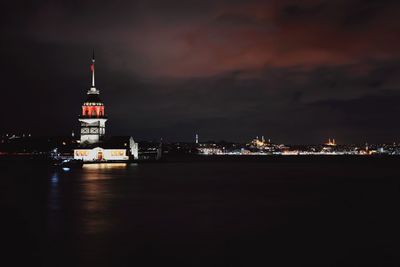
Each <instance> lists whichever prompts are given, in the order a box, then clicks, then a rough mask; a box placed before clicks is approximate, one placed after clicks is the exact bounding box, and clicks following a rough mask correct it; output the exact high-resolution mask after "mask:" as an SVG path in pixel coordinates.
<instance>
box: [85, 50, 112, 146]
mask: <svg viewBox="0 0 400 267" xmlns="http://www.w3.org/2000/svg"><path fill="white" fill-rule="evenodd" d="M94 63H95V59H94V51H93V56H92V64H91V65H90V71H91V74H92V86H91V87H90V89H89V90H88V92H87V97H86V101H85V102H84V103H83V105H82V114H81V116H80V117H79V121H80V122H81V144H82V145H84V144H94V143H99V142H101V141H102V140H103V137H104V135H105V127H106V121H107V117H106V116H105V113H104V104H103V101H101V99H100V96H99V95H100V92H99V90H97V89H96V85H95V79H94Z"/></svg>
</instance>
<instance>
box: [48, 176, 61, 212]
mask: <svg viewBox="0 0 400 267" xmlns="http://www.w3.org/2000/svg"><path fill="white" fill-rule="evenodd" d="M59 179H60V178H59V176H58V173H57V172H55V173H53V175H52V176H51V180H50V196H49V197H50V201H49V204H50V209H52V210H57V209H59V208H60V201H59V190H58V182H59Z"/></svg>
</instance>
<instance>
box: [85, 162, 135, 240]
mask: <svg viewBox="0 0 400 267" xmlns="http://www.w3.org/2000/svg"><path fill="white" fill-rule="evenodd" d="M127 168H128V164H126V163H101V164H85V165H83V168H82V172H81V175H80V176H81V177H80V179H81V183H80V186H81V188H80V191H81V192H80V193H81V202H82V207H81V208H82V212H83V213H84V216H82V220H83V225H82V226H83V228H84V231H85V232H86V233H88V234H95V233H100V232H104V231H105V230H106V229H108V228H110V227H111V225H112V220H113V218H110V217H109V216H107V214H109V212H108V210H110V209H111V207H110V206H111V201H112V200H113V199H114V198H115V197H116V194H117V192H116V188H115V180H116V179H118V178H121V177H123V178H126V173H125V170H126V169H127Z"/></svg>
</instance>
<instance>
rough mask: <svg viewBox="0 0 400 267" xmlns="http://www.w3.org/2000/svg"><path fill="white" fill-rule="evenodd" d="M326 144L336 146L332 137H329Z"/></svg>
mask: <svg viewBox="0 0 400 267" xmlns="http://www.w3.org/2000/svg"><path fill="white" fill-rule="evenodd" d="M325 145H326V146H336V141H335V139H334V138H333V139H332V140H331V139H330V138H329V139H328V142H326V143H325Z"/></svg>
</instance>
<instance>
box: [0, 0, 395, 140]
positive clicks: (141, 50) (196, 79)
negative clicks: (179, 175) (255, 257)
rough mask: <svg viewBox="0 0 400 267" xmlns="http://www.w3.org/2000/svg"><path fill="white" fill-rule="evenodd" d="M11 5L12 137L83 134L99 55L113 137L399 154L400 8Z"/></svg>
mask: <svg viewBox="0 0 400 267" xmlns="http://www.w3.org/2000/svg"><path fill="white" fill-rule="evenodd" d="M4 2H7V3H4ZM14 2H19V3H14ZM23 2H25V3H23ZM0 7H1V16H0V21H1V23H0V29H1V37H0V38H1V42H0V46H1V54H2V55H1V59H0V71H1V72H0V73H1V76H0V77H1V98H0V99H1V100H0V101H1V102H0V114H1V121H0V123H1V126H0V132H1V133H9V132H16V133H18V132H21V133H22V132H25V133H28V132H30V133H32V134H33V135H70V133H71V131H72V130H75V132H78V128H79V123H78V120H77V118H78V115H79V114H80V112H81V104H82V102H83V101H84V99H85V96H86V95H85V94H86V91H87V90H88V89H89V87H90V59H91V54H92V49H95V53H96V85H97V88H98V89H99V90H100V92H101V97H102V99H103V101H104V103H105V105H106V113H107V115H108V117H109V122H108V123H107V132H108V134H111V135H132V136H134V137H135V139H137V140H158V139H159V138H160V137H163V139H164V140H167V141H174V140H186V141H188V140H194V135H195V134H196V133H198V134H199V135H200V140H203V141H204V140H216V141H218V140H223V139H224V140H230V141H248V140H249V139H251V138H253V137H255V136H256V135H258V136H261V135H264V136H265V137H266V138H271V139H272V141H275V142H278V143H288V144H294V143H321V142H323V141H325V140H326V139H327V138H328V137H335V138H336V140H337V141H338V142H339V143H350V142H357V143H364V142H393V141H396V142H400V119H399V114H400V19H399V17H400V1H395V0H394V1H390V0H388V1H385V0H376V1H373V0H338V1H334V0H326V1H322V0H320V1H319V0H305V1H282V0H271V1H253V0H246V1H245V0H229V1H218V0H212V1H211V0H210V1H206V0H202V1H195V0H184V1H183V0H182V1H176V0H168V1H166V0H145V1H118V0H115V1H98V0H93V1H65V2H61V1H3V3H1V4H0Z"/></svg>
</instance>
